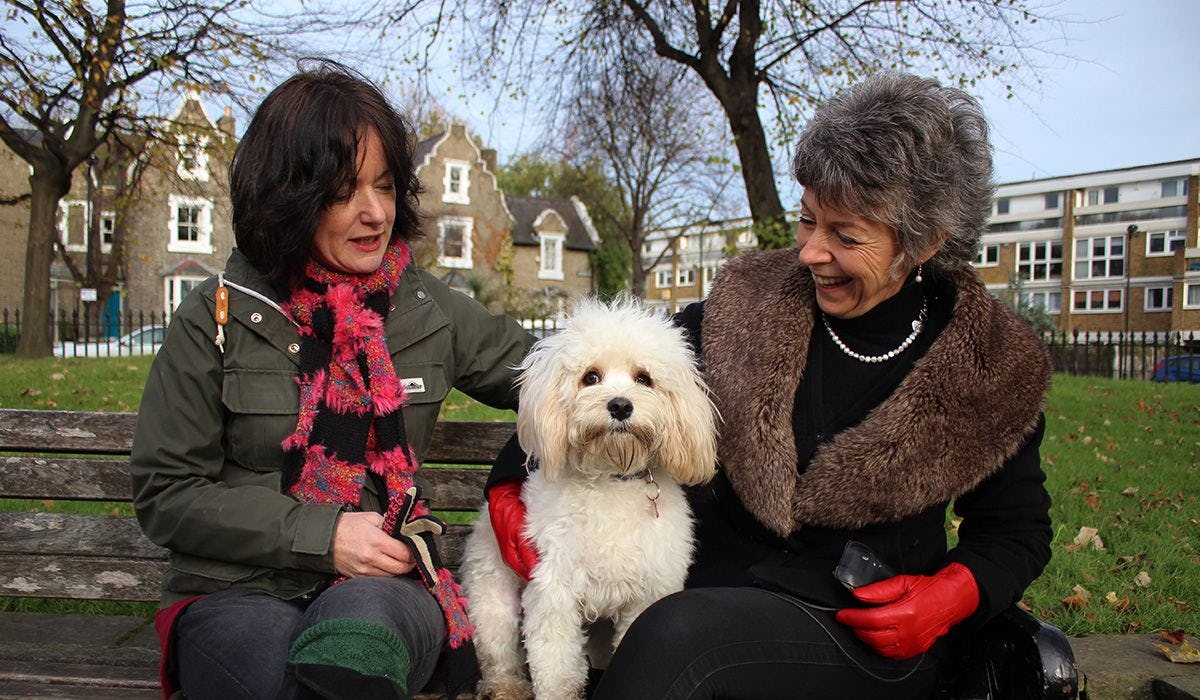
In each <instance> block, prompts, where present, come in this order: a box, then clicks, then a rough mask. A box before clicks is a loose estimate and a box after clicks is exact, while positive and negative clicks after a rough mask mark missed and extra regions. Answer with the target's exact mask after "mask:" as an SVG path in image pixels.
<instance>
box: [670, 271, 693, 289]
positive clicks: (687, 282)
mask: <svg viewBox="0 0 1200 700" xmlns="http://www.w3.org/2000/svg"><path fill="white" fill-rule="evenodd" d="M694 284H696V268H694V267H681V268H679V271H678V272H676V273H675V286H676V287H690V286H692V285H694Z"/></svg>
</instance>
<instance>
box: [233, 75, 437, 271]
mask: <svg viewBox="0 0 1200 700" xmlns="http://www.w3.org/2000/svg"><path fill="white" fill-rule="evenodd" d="M370 130H374V131H375V133H377V134H378V137H379V140H380V143H381V144H382V146H383V151H384V154H385V157H386V158H387V163H388V167H389V169H390V170H391V173H392V176H393V177H394V178H395V181H396V221H395V224H394V225H393V226H392V236H391V239H390V240H393V241H395V240H398V239H399V240H412V239H414V238H416V237H418V236H420V235H421V230H420V227H419V217H418V214H417V194H418V193H419V192H420V182H419V181H418V180H417V176H416V168H415V166H414V165H413V159H412V153H413V143H412V134H413V130H412V128H411V127H410V126H409V124H408V123H407V121H406V120H405V119H404V118H403V117H402V116H401V115H400V114H399V113H398V112H397V111H396V110H395V109H393V108H392V106H391V105H390V104H389V103H388V100H387V98H386V97H384V95H383V93H382V92H381V91H380V89H379V88H378V87H376V86H375V85H374V84H373V83H371V81H369V80H367V79H366V78H365V77H363V76H362V75H360V74H359V73H357V72H355V71H353V70H351V69H349V68H347V67H345V66H342V65H340V64H338V63H335V62H333V61H327V60H307V61H302V62H301V64H300V70H299V72H298V73H296V74H295V75H293V76H292V77H290V78H288V79H287V80H285V81H284V82H283V83H282V84H280V85H279V86H278V87H276V88H275V89H274V90H272V91H271V92H270V94H268V95H267V97H266V99H264V100H263V102H262V104H261V105H259V107H258V110H257V111H256V112H255V113H254V117H253V118H252V119H251V120H250V125H249V126H248V127H247V128H246V133H245V135H244V136H243V137H242V140H241V143H239V144H238V147H237V151H236V152H235V153H234V156H233V161H232V162H231V163H230V166H229V189H230V194H231V199H232V204H233V233H234V238H235V239H236V241H237V247H238V249H239V250H240V251H241V252H242V254H243V255H245V256H246V258H247V259H248V260H249V261H250V264H251V265H253V266H254V267H255V268H257V269H258V270H259V271H260V272H262V273H264V274H265V275H266V277H267V278H268V280H270V281H271V282H272V283H274V284H276V285H277V286H286V287H289V288H294V287H295V286H296V285H297V284H298V283H299V280H300V279H301V277H302V275H303V273H304V268H305V265H307V263H308V260H309V256H310V253H311V250H312V239H313V234H314V233H315V232H316V229H317V222H318V219H319V217H320V216H321V212H322V211H324V210H325V208H326V207H328V206H329V205H330V204H332V203H333V202H334V200H335V199H337V198H338V195H339V194H344V193H346V192H348V191H352V190H353V188H354V184H355V181H356V179H357V174H358V172H357V171H358V147H359V144H360V143H361V140H362V138H363V136H364V134H365V133H366V132H367V131H370Z"/></svg>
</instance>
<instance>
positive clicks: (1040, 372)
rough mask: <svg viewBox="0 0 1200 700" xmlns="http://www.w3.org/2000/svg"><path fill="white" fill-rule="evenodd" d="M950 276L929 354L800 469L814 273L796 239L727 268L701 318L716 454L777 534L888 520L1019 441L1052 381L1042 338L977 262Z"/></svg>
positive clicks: (980, 474) (973, 477)
mask: <svg viewBox="0 0 1200 700" xmlns="http://www.w3.org/2000/svg"><path fill="white" fill-rule="evenodd" d="M950 281H951V283H952V284H953V286H954V288H955V289H956V290H957V299H956V300H955V302H954V309H953V314H952V317H951V319H950V322H949V324H948V325H947V326H946V328H945V329H944V330H943V331H942V333H941V334H940V335H939V336H938V337H937V339H936V340H935V341H934V342H933V345H932V346H931V347H930V349H929V351H928V352H927V353H926V354H925V355H924V356H923V357H921V358H920V359H918V360H917V362H916V363H915V365H914V367H913V369H912V370H911V371H910V372H909V374H908V376H906V377H905V378H904V379H903V380H902V381H901V383H900V385H899V386H898V387H897V388H896V390H895V391H894V392H893V393H892V395H891V396H890V397H888V398H887V399H885V400H884V401H883V402H882V403H881V404H880V405H879V406H877V407H876V408H875V409H874V410H872V411H871V412H870V413H869V414H867V416H866V417H865V418H864V419H863V421H862V422H861V423H859V424H858V425H857V426H855V427H853V428H850V429H847V430H844V431H842V432H841V433H839V434H838V435H836V436H834V437H833V438H832V439H831V440H830V441H829V442H826V443H825V444H823V445H822V446H821V447H820V448H819V449H818V450H817V452H816V454H815V455H814V457H813V459H812V461H811V463H810V464H809V465H808V468H807V469H806V470H805V471H804V473H803V474H802V475H800V474H799V470H798V465H797V462H796V460H797V456H796V446H795V437H794V434H793V427H792V410H793V406H794V398H795V394H796V390H797V388H798V386H799V384H800V380H801V379H802V378H803V374H804V369H805V364H806V361H807V359H808V344H809V341H810V338H811V335H812V329H813V323H814V319H815V308H816V301H815V298H814V293H813V282H812V276H811V275H810V274H809V272H808V269H807V268H806V267H804V266H803V265H801V264H800V261H799V256H798V255H797V252H796V250H795V249H787V250H777V251H767V252H750V253H743V254H742V255H739V256H738V257H737V258H735V259H734V260H732V261H730V263H729V264H727V265H725V266H724V267H723V268H722V271H721V274H720V276H718V278H717V280H716V282H715V284H714V287H713V291H712V294H711V295H710V296H709V298H708V301H707V302H706V303H705V313H704V321H703V324H704V325H703V343H704V348H703V357H704V363H705V367H706V371H707V379H708V384H709V388H710V389H711V390H712V392H713V394H714V399H715V402H716V404H717V408H718V409H719V410H720V412H721V415H722V417H723V418H724V424H723V427H722V431H721V432H722V439H721V443H720V448H719V458H720V461H721V464H722V467H723V468H724V469H725V471H726V473H727V475H728V477H729V480H730V482H731V483H732V485H733V487H734V489H735V490H736V491H737V493H738V496H739V497H740V498H741V500H742V502H743V504H744V505H745V506H746V508H747V509H748V510H749V511H750V512H751V513H753V514H754V515H755V516H756V517H757V518H758V519H759V520H760V521H761V522H762V523H763V524H764V525H765V526H767V527H768V528H770V529H771V530H772V531H774V532H776V533H778V534H779V535H781V536H786V535H788V534H790V533H791V532H793V531H794V530H796V529H798V528H800V527H803V526H804V525H816V526H824V527H834V528H850V529H857V528H861V527H863V526H865V525H868V524H871V523H885V522H894V521H897V520H900V519H902V518H904V517H907V516H909V515H912V514H914V513H918V512H920V511H923V510H925V509H927V508H929V507H931V506H934V505H936V504H938V503H941V502H944V501H947V500H950V499H952V498H954V497H956V496H959V495H961V494H963V493H966V492H967V491H969V490H971V489H972V488H974V487H975V486H976V485H978V484H979V483H980V482H981V481H983V480H984V479H985V478H987V477H988V476H989V475H990V474H992V473H994V472H995V471H997V470H998V469H999V468H1000V467H1001V466H1003V464H1004V462H1005V460H1007V459H1008V458H1009V457H1011V456H1012V455H1013V454H1015V453H1016V451H1017V450H1018V449H1019V448H1020V446H1021V443H1022V441H1023V439H1024V437H1025V436H1026V435H1027V434H1028V433H1029V432H1030V431H1031V430H1033V429H1034V427H1035V426H1036V425H1037V422H1038V419H1039V416H1040V414H1041V406H1042V400H1043V397H1044V395H1045V392H1046V389H1047V387H1048V386H1049V376H1050V363H1049V357H1048V355H1047V352H1046V349H1045V347H1044V345H1043V344H1042V342H1041V341H1040V340H1039V339H1038V338H1037V337H1036V336H1035V335H1034V334H1033V332H1032V331H1031V330H1030V329H1029V327H1028V326H1027V325H1026V324H1025V323H1024V322H1023V321H1021V320H1020V319H1019V318H1017V317H1016V316H1015V315H1013V314H1012V313H1011V312H1010V311H1009V310H1008V309H1007V308H1006V307H1004V305H1003V304H1001V303H1000V302H999V301H998V300H996V299H995V298H994V297H993V296H992V295H991V294H989V293H988V292H987V290H986V288H985V287H984V286H983V284H982V283H981V282H980V281H979V278H978V277H977V276H976V275H975V274H974V273H973V272H970V271H969V272H963V273H957V274H955V275H953V276H951V277H950Z"/></svg>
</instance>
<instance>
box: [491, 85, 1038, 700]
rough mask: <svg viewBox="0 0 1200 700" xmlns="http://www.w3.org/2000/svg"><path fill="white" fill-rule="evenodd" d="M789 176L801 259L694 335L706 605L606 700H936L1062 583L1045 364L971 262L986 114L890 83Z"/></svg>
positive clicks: (762, 266) (688, 602) (659, 627)
mask: <svg viewBox="0 0 1200 700" xmlns="http://www.w3.org/2000/svg"><path fill="white" fill-rule="evenodd" d="M793 169H794V172H795V176H796V178H797V180H798V181H799V182H800V184H801V185H802V186H803V187H804V193H803V196H802V199H801V207H800V214H799V220H798V223H797V228H796V238H797V243H798V246H799V248H798V250H797V249H790V250H777V251H765V252H753V253H745V254H742V255H739V256H738V257H737V258H735V259H733V260H731V261H729V263H728V264H727V265H725V266H724V267H723V268H722V270H721V273H720V274H719V275H718V276H717V279H716V281H715V284H714V287H713V290H712V293H711V295H710V296H709V298H708V299H707V300H706V301H705V302H702V303H701V304H694V305H691V306H689V307H688V308H687V309H685V310H684V311H683V312H681V314H680V315H679V322H680V323H681V324H683V325H684V326H685V327H687V328H688V329H689V331H690V332H691V334H692V338H693V341H694V343H695V346H696V348H697V349H698V350H699V353H700V355H701V357H702V359H703V363H704V367H705V371H706V374H707V379H708V382H709V387H710V389H711V390H712V392H713V396H714V399H715V401H716V403H717V406H718V408H719V409H720V412H721V416H722V418H723V419H724V423H723V426H722V428H721V436H720V446H719V457H720V465H719V470H718V474H717V477H716V478H715V480H714V482H713V484H711V485H709V486H707V487H705V488H703V489H701V490H697V491H696V492H695V493H693V494H692V504H693V507H694V509H695V517H696V519H697V540H698V541H697V551H696V558H695V562H694V564H693V567H692V570H691V573H690V576H689V579H688V588H687V589H686V590H684V591H682V592H680V593H678V594H675V595H673V596H670V597H668V598H665V599H663V600H661V601H659V602H658V603H656V604H655V605H653V606H651V607H650V608H649V609H648V610H647V611H646V612H645V613H643V614H642V616H641V617H639V618H638V620H637V621H636V622H634V624H633V625H632V627H631V628H630V629H629V631H628V633H627V634H626V636H625V638H624V640H623V641H622V643H621V645H620V647H619V648H618V649H617V651H616V653H615V655H614V657H613V659H612V662H611V664H610V665H609V666H608V669H607V671H606V672H605V673H604V676H603V679H602V680H601V682H600V685H599V687H598V689H597V692H596V694H595V695H594V697H597V698H629V697H645V698H715V697H732V698H797V697H814V698H826V697H838V698H845V697H880V696H882V697H888V698H897V697H928V696H929V695H930V694H931V693H933V692H934V690H935V689H936V688H937V687H938V686H939V684H941V683H943V682H945V680H946V676H947V674H948V673H950V672H952V671H953V668H954V657H953V655H952V654H950V653H949V652H950V650H951V649H954V648H955V640H956V639H958V640H961V639H962V637H963V635H968V634H971V633H972V632H973V631H975V630H978V629H979V628H980V627H981V626H982V625H983V624H984V623H985V622H987V621H988V620H989V619H990V618H992V617H994V616H995V615H997V614H998V613H999V612H1001V611H1002V610H1004V609H1005V608H1008V607H1009V606H1011V605H1013V603H1014V602H1016V601H1017V600H1019V599H1020V598H1021V595H1022V593H1023V592H1024V590H1025V587H1026V586H1027V585H1028V584H1029V583H1030V582H1031V581H1033V580H1034V578H1036V577H1037V576H1038V575H1039V574H1040V573H1041V571H1042V568H1043V567H1044V566H1045V564H1046V562H1047V561H1048V560H1049V559H1050V548H1049V543H1050V538H1051V530H1050V519H1049V515H1048V510H1049V505H1050V499H1049V496H1048V495H1047V493H1046V491H1045V488H1044V487H1043V481H1044V479H1045V475H1044V474H1043V472H1042V470H1041V466H1040V458H1039V455H1038V448H1039V445H1040V443H1041V439H1042V433H1043V427H1044V421H1043V419H1042V415H1041V406H1042V401H1043V397H1044V394H1045V391H1046V389H1047V386H1048V383H1049V362H1048V359H1047V355H1046V352H1045V350H1044V348H1043V346H1042V344H1041V342H1040V341H1039V340H1038V339H1037V338H1036V337H1035V336H1034V334H1033V333H1032V332H1031V331H1030V329H1029V328H1028V327H1027V326H1026V325H1025V324H1024V323H1023V322H1022V321H1021V320H1019V319H1018V318H1017V317H1015V316H1014V315H1013V314H1012V313H1010V312H1009V311H1008V310H1007V309H1006V308H1005V307H1004V306H1003V305H1002V304H1000V303H999V302H998V301H997V300H996V299H995V298H993V297H992V296H991V295H990V294H989V293H988V292H987V290H986V289H985V287H984V285H983V283H982V282H981V281H980V279H979V277H978V276H977V275H976V273H975V271H974V269H973V268H972V266H971V264H970V263H971V260H972V259H973V258H974V256H975V252H976V248H977V246H978V244H979V237H980V234H981V232H982V230H983V228H984V225H985V221H986V218H987V213H988V208H989V206H990V200H991V195H992V183H991V175H992V163H991V148H990V146H989V143H988V128H987V123H986V121H985V119H984V117H983V114H982V112H981V109H980V107H979V104H978V103H977V102H976V101H975V100H974V99H972V98H971V97H970V96H969V95H967V94H966V93H964V92H962V91H961V90H957V89H954V88H949V87H944V86H942V85H939V84H938V83H937V82H936V81H934V80H930V79H925V78H919V77H916V76H912V75H906V74H901V73H894V72H884V73H879V74H877V75H874V76H872V77H870V78H868V79H866V80H864V81H863V82H861V83H859V84H857V85H855V86H853V87H852V88H850V89H849V90H847V91H845V92H844V93H842V94H841V95H838V96H837V97H835V98H833V99H831V100H829V101H828V102H826V103H825V104H823V105H822V106H821V107H820V108H819V109H818V110H817V112H816V114H815V115H814V116H813V119H812V121H811V122H810V123H809V124H808V126H807V127H806V128H805V130H804V133H803V134H802V135H801V137H800V141H799V145H798V147H797V150H796V155H795V159H794V162H793ZM499 481H500V479H498V478H496V475H493V483H496V482H499ZM501 486H503V484H501ZM493 488H499V487H498V486H493ZM950 503H953V507H954V511H955V513H956V515H957V516H958V517H959V518H961V524H960V525H959V527H958V533H957V534H958V538H957V542H956V544H955V546H954V547H953V548H948V547H947V536H946V526H945V523H946V510H947V507H948V506H949V504H950ZM517 533H518V534H519V530H518V531H517ZM497 536H498V538H500V539H502V540H503V539H504V538H505V537H506V534H505V533H500V534H498V535H497ZM510 538H511V539H514V540H516V541H517V542H519V537H511V536H510ZM864 545H865V546H864ZM859 564H864V565H867V566H866V567H865V568H862V567H858V566H857V565H859ZM835 576H836V577H837V578H835ZM839 581H840V582H839ZM873 581H874V582H873Z"/></svg>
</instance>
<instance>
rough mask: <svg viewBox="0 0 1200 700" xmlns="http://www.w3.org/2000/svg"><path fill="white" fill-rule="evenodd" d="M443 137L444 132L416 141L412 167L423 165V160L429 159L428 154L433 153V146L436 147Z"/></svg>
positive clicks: (444, 135)
mask: <svg viewBox="0 0 1200 700" xmlns="http://www.w3.org/2000/svg"><path fill="white" fill-rule="evenodd" d="M445 137H446V132H445V131H443V132H441V133H439V134H434V135H433V136H430V137H429V138H427V139H421V140H420V141H418V142H417V145H416V147H415V148H413V165H415V166H417V167H420V166H422V165H424V164H425V159H426V158H428V157H429V154H430V153H433V148H434V146H436V145H437V144H438V142H439V141H441V140H442V139H444V138H445Z"/></svg>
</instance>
